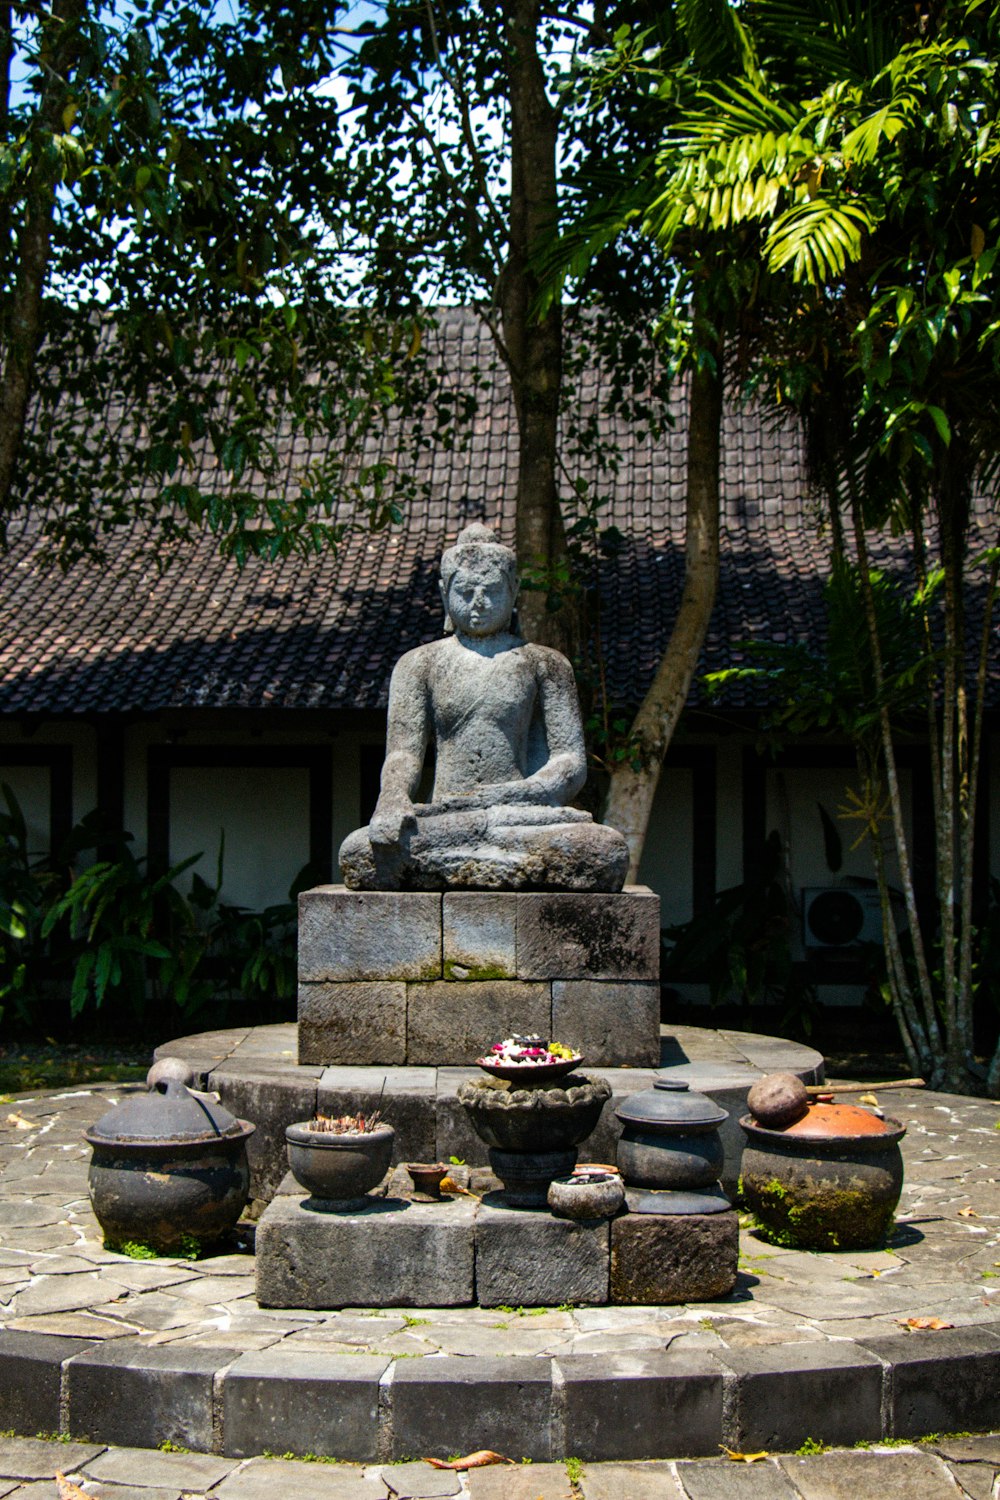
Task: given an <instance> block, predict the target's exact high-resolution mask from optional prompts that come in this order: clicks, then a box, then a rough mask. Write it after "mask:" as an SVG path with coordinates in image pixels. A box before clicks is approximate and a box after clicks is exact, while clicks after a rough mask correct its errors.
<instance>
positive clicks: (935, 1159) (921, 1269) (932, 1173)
mask: <svg viewBox="0 0 1000 1500" xmlns="http://www.w3.org/2000/svg"><path fill="white" fill-rule="evenodd" d="M123 1092H125V1089H123V1088H122V1087H121V1086H113V1085H101V1086H93V1087H90V1088H87V1089H80V1090H70V1091H66V1092H64V1093H54V1094H51V1095H39V1096H37V1097H31V1098H27V1097H21V1098H17V1099H14V1100H10V1101H9V1102H7V1103H5V1104H3V1105H0V1327H6V1328H12V1329H28V1330H34V1331H36V1332H43V1333H59V1334H68V1335H77V1336H84V1337H87V1338H92V1339H98V1340H102V1339H115V1338H122V1337H133V1338H135V1337H139V1338H140V1339H141V1340H142V1341H143V1342H144V1343H150V1344H161V1343H174V1342H178V1341H192V1340H193V1341H197V1342H199V1343H200V1344H215V1345H224V1346H225V1347H226V1348H229V1349H237V1350H241V1351H246V1350H252V1349H262V1348H267V1347H268V1346H270V1345H273V1344H275V1343H277V1342H279V1341H282V1340H284V1341H287V1342H288V1343H290V1344H292V1345H298V1344H304V1345H309V1346H313V1347H321V1348H323V1349H324V1350H326V1351H328V1352H342V1353H356V1352H359V1351H362V1350H368V1351H370V1352H372V1353H376V1354H383V1355H389V1356H392V1357H402V1356H419V1355H431V1354H435V1353H438V1352H445V1353H448V1354H468V1355H475V1354H488V1355H492V1356H496V1355H539V1356H550V1355H553V1354H559V1355H565V1354H586V1353H590V1354H606V1353H614V1352H622V1353H624V1352H626V1351H635V1350H657V1349H663V1348H664V1347H665V1346H666V1345H668V1344H671V1343H674V1342H675V1341H677V1340H681V1341H683V1347H685V1348H692V1347H703V1348H709V1349H711V1348H721V1347H723V1346H725V1347H728V1348H730V1349H734V1348H738V1347H741V1346H742V1347H746V1346H752V1345H761V1344H774V1343H782V1342H788V1341H795V1342H800V1341H803V1340H820V1339H829V1338H833V1339H841V1338H852V1337H856V1336H859V1335H860V1334H862V1333H864V1334H866V1335H870V1334H873V1333H892V1334H898V1333H899V1332H900V1331H901V1328H900V1325H901V1324H902V1323H905V1320H906V1319H907V1318H910V1317H923V1316H927V1315H933V1316H935V1317H937V1318H940V1319H942V1320H944V1321H947V1322H949V1323H952V1324H954V1325H955V1326H956V1327H961V1326H962V1325H968V1324H976V1323H978V1324H982V1323H991V1322H1000V1130H997V1129H996V1128H995V1127H996V1124H997V1121H998V1118H1000V1105H998V1104H996V1103H991V1102H990V1101H986V1100H975V1099H967V1098H964V1097H957V1096H951V1095H943V1094H931V1093H917V1092H915V1091H909V1092H906V1091H902V1090H900V1091H897V1092H896V1093H895V1094H891V1095H890V1094H885V1095H883V1097H882V1104H883V1107H884V1108H885V1109H886V1111H887V1113H889V1114H892V1115H895V1116H896V1117H898V1118H900V1119H901V1120H903V1121H904V1122H905V1123H906V1125H907V1127H908V1133H907V1136H906V1138H905V1139H904V1141H903V1151H904V1156H905V1159H906V1172H907V1181H906V1186H905V1188H904V1193H903V1199H902V1202H901V1205H900V1213H899V1225H898V1229H897V1232H896V1235H895V1238H894V1240H893V1242H892V1245H891V1247H890V1248H889V1249H887V1250H884V1251H871V1252H865V1253H839V1254H816V1255H813V1254H805V1253H803V1252H799V1251H790V1250H783V1249H779V1248H776V1247H774V1246H770V1245H766V1244H764V1243H763V1242H762V1241H760V1240H759V1239H758V1238H757V1237H756V1236H755V1235H754V1234H752V1233H750V1232H747V1231H744V1233H743V1240H742V1255H741V1272H740V1277H739V1281H738V1283H737V1286H736V1288H735V1290H734V1292H733V1293H732V1294H731V1295H730V1296H729V1297H727V1298H725V1299H723V1300H722V1301H719V1302H709V1303H703V1304H699V1305H691V1306H684V1307H669V1308H655V1307H653V1308H646V1307H631V1308H629V1307H590V1308H584V1307H581V1308H576V1309H568V1310H562V1309H558V1310H557V1309H541V1310H537V1309H529V1310H527V1311H521V1310H507V1309H495V1308H494V1309H482V1308H474V1307H470V1308H451V1309H445V1310H441V1309H438V1310H423V1309H419V1308H414V1309H401V1310H398V1311H397V1310H395V1309H393V1310H391V1311H373V1310H371V1309H365V1308H363V1307H362V1308H353V1309H346V1310H345V1311H343V1312H331V1313H323V1312H308V1311H298V1310H296V1311H290V1312H281V1311H272V1310H263V1309H260V1308H258V1306H257V1304H256V1302H255V1300H254V1285H253V1258H252V1255H251V1254H250V1253H249V1251H247V1252H246V1253H244V1254H225V1255H216V1256H209V1257H207V1258H206V1259H204V1260H202V1261H199V1262H197V1263H191V1262H186V1261H183V1260H178V1259H159V1260H153V1261H136V1260H130V1259H128V1258H127V1257H125V1256H121V1255H116V1254H112V1253H110V1252H109V1251H107V1250H105V1249H104V1247H103V1245H102V1242H101V1235H100V1230H99V1228H98V1225H97V1223H96V1220H95V1219H94V1216H93V1214H92V1212H91V1209H90V1203H89V1200H88V1197H87V1164H88V1159H89V1148H88V1147H87V1146H86V1145H85V1143H84V1142H83V1140H82V1132H83V1130H84V1129H85V1128H86V1126H88V1125H89V1124H91V1123H93V1122H94V1121H96V1120H97V1119H98V1118H99V1117H100V1116H101V1115H102V1114H103V1113H104V1112H105V1111H106V1110H107V1109H108V1107H109V1106H110V1104H111V1103H112V1102H113V1101H114V1100H116V1099H118V1098H120V1097H121V1095H122V1093H123ZM922 1336H923V1337H932V1335H926V1334H925V1335H922Z"/></svg>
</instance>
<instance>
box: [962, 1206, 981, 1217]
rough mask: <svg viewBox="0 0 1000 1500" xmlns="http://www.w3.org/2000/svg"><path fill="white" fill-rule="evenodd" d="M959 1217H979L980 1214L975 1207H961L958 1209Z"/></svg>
mask: <svg viewBox="0 0 1000 1500" xmlns="http://www.w3.org/2000/svg"><path fill="white" fill-rule="evenodd" d="M958 1217H959V1218H960V1219H978V1218H979V1215H978V1214H977V1213H976V1210H975V1209H974V1208H960V1209H959V1210H958Z"/></svg>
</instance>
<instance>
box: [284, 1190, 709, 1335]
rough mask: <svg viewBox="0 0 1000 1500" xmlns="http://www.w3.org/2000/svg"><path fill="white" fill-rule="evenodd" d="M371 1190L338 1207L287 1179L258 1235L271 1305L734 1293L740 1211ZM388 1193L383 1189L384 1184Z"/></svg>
mask: <svg viewBox="0 0 1000 1500" xmlns="http://www.w3.org/2000/svg"><path fill="white" fill-rule="evenodd" d="M399 1181H400V1178H399V1176H398V1175H397V1176H396V1177H393V1178H392V1179H391V1181H390V1183H389V1192H388V1196H384V1197H383V1196H379V1195H378V1191H376V1193H374V1194H372V1195H371V1196H370V1197H369V1198H368V1199H367V1200H366V1202H365V1203H364V1204H363V1206H352V1207H351V1208H349V1209H346V1210H335V1211H330V1209H329V1206H328V1205H324V1204H321V1203H317V1202H316V1200H315V1199H313V1198H308V1197H305V1196H304V1195H303V1193H302V1190H301V1188H299V1187H298V1185H297V1184H296V1183H295V1181H294V1179H292V1178H291V1177H287V1178H286V1179H285V1181H284V1183H283V1184H282V1191H281V1192H279V1194H278V1196H277V1197H276V1198H275V1199H274V1201H273V1202H272V1203H271V1204H270V1206H269V1207H268V1208H267V1209H266V1210H265V1211H264V1214H263V1215H262V1217H261V1220H260V1223H259V1224H258V1226H257V1254H256V1277H257V1300H258V1302H259V1303H260V1305H261V1306H262V1307H308V1308H339V1307H458V1306H462V1305H465V1306H468V1305H470V1304H473V1303H478V1304H479V1306H480V1307H504V1306H524V1307H532V1306H535V1307H559V1306H561V1305H562V1304H563V1303H573V1304H575V1305H578V1306H580V1305H588V1304H589V1305H591V1306H593V1305H597V1306H601V1305H606V1304H607V1303H608V1302H609V1301H610V1302H612V1303H615V1302H617V1303H632V1304H638V1305H646V1306H661V1305H663V1304H664V1303H672V1302H705V1301H709V1300H711V1299H712V1298H714V1297H721V1296H725V1295H726V1293H727V1292H729V1291H731V1290H732V1286H733V1283H734V1281H735V1279H736V1256H737V1223H736V1214H735V1213H734V1212H732V1211H727V1212H723V1213H717V1214H696V1215H687V1216H684V1217H681V1216H669V1217H668V1216H665V1215H653V1214H641V1213H638V1214H632V1213H626V1214H623V1215H622V1216H621V1217H620V1218H616V1219H612V1220H611V1221H610V1222H609V1221H607V1220H601V1221H600V1222H596V1223H585V1224H577V1223H574V1222H573V1221H572V1220H570V1219H559V1218H556V1217H555V1216H554V1215H553V1214H551V1213H549V1211H548V1210H547V1209H544V1208H543V1209H517V1208H510V1207H508V1205H507V1204H506V1203H505V1202H504V1201H503V1199H502V1197H501V1196H500V1195H499V1194H498V1193H494V1192H490V1193H487V1194H486V1196H485V1198H483V1199H481V1200H480V1199H479V1198H476V1197H471V1196H470V1197H464V1196H454V1197H452V1196H448V1195H446V1196H445V1197H444V1198H443V1199H442V1201H441V1202H427V1201H417V1200H415V1199H411V1198H407V1197H403V1196H394V1193H393V1189H394V1187H396V1185H397V1184H398V1182H399ZM383 1191H384V1189H383Z"/></svg>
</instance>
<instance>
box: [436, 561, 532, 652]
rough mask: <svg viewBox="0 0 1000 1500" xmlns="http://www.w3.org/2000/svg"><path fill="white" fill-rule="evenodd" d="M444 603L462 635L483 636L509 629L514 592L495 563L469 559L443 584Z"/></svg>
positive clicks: (478, 637)
mask: <svg viewBox="0 0 1000 1500" xmlns="http://www.w3.org/2000/svg"><path fill="white" fill-rule="evenodd" d="M442 595H443V597H444V607H445V609H446V610H447V611H448V615H449V617H450V619H451V623H452V624H453V625H454V627H455V629H456V630H457V631H458V633H459V634H460V635H468V636H472V637H474V638H476V639H481V638H482V637H484V636H490V635H496V634H497V633H498V632H499V631H501V630H506V628H507V626H508V625H509V624H510V617H511V614H512V613H513V610H514V594H513V591H512V589H511V586H510V583H509V581H508V579H507V577H506V575H505V574H504V573H503V572H502V570H501V569H499V568H497V567H495V566H494V565H493V564H492V563H489V562H484V563H470V564H468V565H467V566H465V567H461V568H458V569H457V570H456V571H455V573H454V574H453V575H452V579H451V582H450V583H449V585H448V588H447V590H445V589H443V588H442Z"/></svg>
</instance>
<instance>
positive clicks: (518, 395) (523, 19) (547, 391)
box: [500, 0, 579, 655]
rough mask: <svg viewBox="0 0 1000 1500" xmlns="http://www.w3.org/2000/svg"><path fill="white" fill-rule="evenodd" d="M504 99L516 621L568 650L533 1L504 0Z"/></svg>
mask: <svg viewBox="0 0 1000 1500" xmlns="http://www.w3.org/2000/svg"><path fill="white" fill-rule="evenodd" d="M503 14H504V20H505V23H506V32H507V49H508V51H507V59H508V61H507V71H508V86H509V98H510V134H511V153H510V222H509V244H508V254H507V263H506V265H505V267H504V269H503V272H502V275H501V283H500V306H501V317H502V320H503V338H504V345H505V348H506V351H507V358H508V361H509V366H510V375H511V382H512V385H513V390H514V405H515V410H516V413H517V425H518V435H519V439H520V446H519V454H518V470H517V556H518V563H519V566H520V569H521V572H522V574H524V575H527V578H528V581H529V584H530V583H531V582H532V581H534V582H535V583H536V585H537V586H536V587H527V588H522V591H521V595H520V599H519V602H518V616H519V620H520V625H521V631H522V634H524V635H525V636H526V637H527V638H528V639H529V640H532V641H538V642H540V643H541V644H543V645H548V646H555V647H556V648H557V649H558V650H560V651H563V652H565V653H566V654H567V655H573V654H574V653H575V650H576V647H577V644H578V639H579V634H578V624H577V622H578V614H579V611H578V609H577V608H576V607H575V605H574V602H573V600H572V598H570V597H569V596H567V595H566V593H565V590H559V592H560V593H561V594H562V596H563V601H562V604H561V607H560V608H558V609H557V610H551V609H549V608H548V597H549V593H550V586H551V585H554V583H555V582H556V580H557V579H558V577H559V574H560V571H561V567H562V565H564V564H565V562H566V534H565V529H564V527H563V521H562V516H561V514H560V510H559V492H558V488H557V485H556V463H557V453H558V447H557V440H558V421H559V397H560V389H561V385H562V311H561V308H560V307H559V304H558V303H555V304H553V305H552V306H551V307H550V309H549V310H548V311H547V312H546V313H544V314H543V315H542V316H538V315H537V314H536V313H534V312H533V308H534V305H535V302H536V299H537V297H538V291H539V281H538V276H537V274H536V272H535V269H534V267H533V264H532V256H533V254H534V253H535V252H536V251H537V249H538V247H539V245H540V244H541V243H543V242H544V240H545V239H547V238H548V237H549V236H551V235H552V234H553V233H554V231H555V229H556V225H557V222H558V212H559V201H558V192H557V187H556V148H557V142H558V120H557V116H556V111H555V110H554V108H553V107H552V104H551V103H550V102H549V98H548V95H547V94H546V92H545V74H544V71H543V68H542V64H541V60H540V58H539V55H538V25H539V21H540V18H541V6H540V4H539V0H504V3H503Z"/></svg>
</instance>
